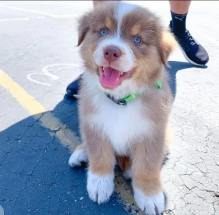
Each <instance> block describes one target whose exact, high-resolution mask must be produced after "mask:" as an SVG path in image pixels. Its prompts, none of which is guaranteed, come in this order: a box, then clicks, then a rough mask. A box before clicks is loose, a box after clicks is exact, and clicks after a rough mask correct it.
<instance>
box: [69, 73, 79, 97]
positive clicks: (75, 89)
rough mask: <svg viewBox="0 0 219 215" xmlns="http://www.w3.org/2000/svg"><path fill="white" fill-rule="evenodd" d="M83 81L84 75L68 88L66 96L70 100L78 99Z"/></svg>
mask: <svg viewBox="0 0 219 215" xmlns="http://www.w3.org/2000/svg"><path fill="white" fill-rule="evenodd" d="M81 79H82V75H80V76H79V77H78V79H76V80H75V81H73V82H71V83H70V84H69V85H68V86H67V88H66V95H67V96H68V97H70V98H74V99H78V98H79V96H78V90H79V86H80V82H81Z"/></svg>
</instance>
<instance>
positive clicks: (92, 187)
mask: <svg viewBox="0 0 219 215" xmlns="http://www.w3.org/2000/svg"><path fill="white" fill-rule="evenodd" d="M113 180H114V172H112V173H111V174H108V175H105V176H101V175H97V174H93V173H92V172H91V171H90V170H88V178H87V191H88V194H89V197H90V199H91V200H92V201H94V202H97V203H98V204H101V203H104V202H106V201H108V200H109V197H110V196H111V195H112V193H113V190H114V182H113Z"/></svg>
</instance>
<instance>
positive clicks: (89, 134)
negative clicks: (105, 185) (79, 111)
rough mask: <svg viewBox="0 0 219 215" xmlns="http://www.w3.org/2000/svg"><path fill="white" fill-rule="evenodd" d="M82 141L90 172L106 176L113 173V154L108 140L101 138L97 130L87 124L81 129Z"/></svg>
mask: <svg viewBox="0 0 219 215" xmlns="http://www.w3.org/2000/svg"><path fill="white" fill-rule="evenodd" d="M82 129H83V132H84V134H86V135H85V137H84V141H85V144H86V149H87V153H88V159H89V164H90V170H91V171H92V173H94V174H98V175H106V174H110V173H111V172H112V171H113V168H114V165H115V153H114V150H113V148H112V146H111V145H110V142H109V140H108V139H107V138H106V137H104V136H101V135H100V133H101V131H99V129H97V128H96V129H95V128H90V126H89V125H88V124H85V125H84V126H83V127H82Z"/></svg>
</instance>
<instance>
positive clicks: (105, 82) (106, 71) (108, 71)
mask: <svg viewBox="0 0 219 215" xmlns="http://www.w3.org/2000/svg"><path fill="white" fill-rule="evenodd" d="M99 73H100V83H101V85H102V86H103V87H107V88H114V87H116V86H118V85H120V84H121V83H122V81H123V80H125V79H126V78H128V76H129V75H130V73H131V71H128V72H122V71H119V70H116V69H113V68H111V67H105V66H100V67H99Z"/></svg>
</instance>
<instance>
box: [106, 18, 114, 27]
mask: <svg viewBox="0 0 219 215" xmlns="http://www.w3.org/2000/svg"><path fill="white" fill-rule="evenodd" d="M105 26H106V27H107V28H108V29H110V28H112V26H113V23H112V20H111V19H110V17H109V16H107V17H106V19H105Z"/></svg>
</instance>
